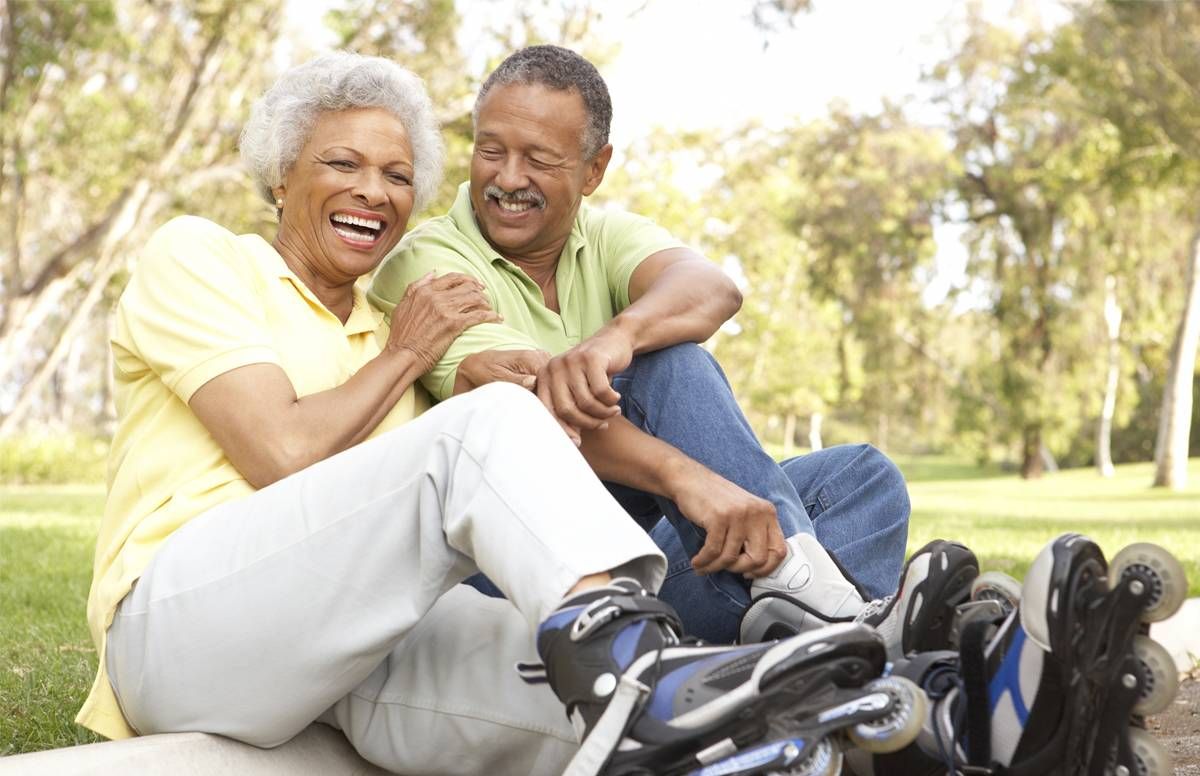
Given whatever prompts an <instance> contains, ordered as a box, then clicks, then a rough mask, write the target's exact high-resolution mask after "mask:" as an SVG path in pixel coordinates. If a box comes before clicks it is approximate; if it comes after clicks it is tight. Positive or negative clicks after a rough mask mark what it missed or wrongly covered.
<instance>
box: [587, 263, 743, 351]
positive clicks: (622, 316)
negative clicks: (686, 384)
mask: <svg viewBox="0 0 1200 776" xmlns="http://www.w3.org/2000/svg"><path fill="white" fill-rule="evenodd" d="M652 260H653V259H651V260H649V261H652ZM640 269H641V268H639V270H640ZM637 282H638V278H637V277H636V273H635V277H634V278H633V280H632V281H631V296H632V297H634V301H633V302H632V303H630V305H629V306H628V307H626V308H625V309H624V310H622V311H621V312H620V313H618V314H617V316H616V317H614V318H613V319H612V320H611V321H609V322H608V323H607V324H605V326H604V327H603V328H601V329H600V331H599V332H597V334H604V333H606V332H607V333H616V334H620V335H621V336H623V337H625V338H626V340H627V341H628V342H630V343H631V344H632V346H633V352H634V353H635V354H637V353H646V352H649V351H653V350H658V349H660V348H664V347H667V346H669V345H677V344H679V343H681V342H703V341H705V340H706V339H708V338H709V337H711V336H712V335H713V334H715V333H716V331H717V329H719V328H720V327H721V324H723V323H725V321H727V320H729V319H730V318H732V317H733V316H734V314H735V313H737V311H738V309H740V307H741V304H742V295H741V292H739V291H738V290H737V286H735V285H734V283H733V281H732V280H730V279H729V278H728V276H726V275H725V273H724V272H722V271H721V270H720V268H718V267H717V266H716V265H714V264H712V263H710V262H708V261H681V262H677V263H673V264H669V265H668V266H665V267H663V268H662V269H661V270H659V271H658V272H657V273H655V274H654V276H653V279H652V280H651V281H649V282H647V283H645V284H644V285H645V288H644V289H637V288H635V287H634V284H636V283H637ZM637 291H640V293H636V296H635V293H634V292H637Z"/></svg>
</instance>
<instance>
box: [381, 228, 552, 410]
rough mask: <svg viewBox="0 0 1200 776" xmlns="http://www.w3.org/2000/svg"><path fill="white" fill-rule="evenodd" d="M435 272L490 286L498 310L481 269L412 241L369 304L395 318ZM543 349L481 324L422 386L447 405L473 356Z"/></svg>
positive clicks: (392, 258)
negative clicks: (407, 295) (410, 292)
mask: <svg viewBox="0 0 1200 776" xmlns="http://www.w3.org/2000/svg"><path fill="white" fill-rule="evenodd" d="M413 236H414V237H416V236H417V235H413ZM430 272H436V273H437V274H438V275H443V274H445V273H447V272H461V273H462V274H464V275H470V276H471V277H474V278H477V279H478V280H479V281H480V282H482V283H483V284H484V286H485V292H486V293H487V294H488V296H489V300H488V301H489V302H491V304H492V307H493V308H495V307H496V306H497V304H496V299H495V296H494V294H493V292H492V290H491V289H490V288H487V285H488V279H487V277H485V276H484V273H482V272H481V271H480V270H479V267H478V266H477V265H476V264H474V263H473V262H472V261H471V260H470V259H468V258H467V257H465V256H463V255H462V253H460V252H459V251H458V250H456V249H455V248H454V247H452V246H451V245H448V244H445V243H443V242H441V241H440V240H438V239H436V238H430V237H425V238H424V239H406V240H405V241H404V242H402V243H401V244H400V246H399V247H398V248H397V249H396V250H395V251H393V252H392V253H391V254H390V255H389V256H388V257H387V259H385V260H384V262H383V265H382V266H381V267H380V268H379V271H378V272H376V273H375V277H374V278H373V279H372V280H371V287H370V288H369V289H368V290H367V298H368V299H369V300H370V302H371V304H373V305H375V306H376V307H378V308H379V309H380V310H383V311H384V312H386V313H387V314H388V315H389V316H390V315H391V312H392V309H393V308H394V307H395V306H396V304H397V303H398V302H399V301H400V300H401V299H402V298H403V297H404V292H405V290H406V289H407V288H408V287H409V285H410V284H412V283H413V282H415V281H417V280H419V279H420V278H422V277H424V276H425V275H427V274H429V273H430ZM540 349H541V348H540V346H539V345H538V344H537V343H536V342H535V341H534V340H533V338H531V337H530V336H529V335H527V334H525V333H523V332H521V331H518V330H516V329H514V328H512V327H511V326H505V325H503V324H496V323H481V324H479V325H478V326H472V327H471V328H469V329H467V330H466V331H464V332H463V333H462V334H460V335H459V336H458V338H457V339H455V340H454V342H452V343H451V344H450V347H449V348H447V349H446V353H445V354H444V355H443V356H442V358H441V359H440V360H439V361H438V362H437V363H436V364H435V365H434V367H433V369H431V370H429V371H428V372H426V373H425V374H424V375H423V376H422V377H421V384H422V385H424V386H425V388H426V389H427V390H428V391H429V392H430V393H431V394H433V397H434V398H435V399H437V400H438V401H442V400H444V399H448V398H449V397H450V396H452V395H453V394H454V380H455V378H456V377H457V376H458V365H459V364H461V363H462V362H463V359H465V358H466V357H467V356H469V355H471V354H473V353H479V352H481V351H484V350H540Z"/></svg>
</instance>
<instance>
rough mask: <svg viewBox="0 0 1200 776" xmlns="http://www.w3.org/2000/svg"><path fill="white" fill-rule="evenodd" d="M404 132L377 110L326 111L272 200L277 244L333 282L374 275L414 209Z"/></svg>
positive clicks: (409, 149) (408, 148)
mask: <svg viewBox="0 0 1200 776" xmlns="http://www.w3.org/2000/svg"><path fill="white" fill-rule="evenodd" d="M412 180H413V157H412V147H411V145H410V144H409V140H408V132H407V131H406V130H405V129H404V125H403V124H402V123H401V122H400V120H399V119H398V118H396V117H395V116H394V115H392V114H391V113H390V112H388V111H386V110H383V109H381V108H355V109H352V110H343V111H329V112H326V113H322V114H321V115H320V116H318V117H317V121H316V123H315V124H314V126H313V130H312V134H311V135H310V136H309V138H308V142H307V143H306V144H305V145H304V148H303V149H301V151H300V155H299V157H297V159H296V163H295V164H294V165H292V169H291V170H289V171H288V173H287V176H286V179H285V181H284V185H283V186H280V187H279V188H278V189H276V190H275V195H276V196H277V197H280V198H282V199H283V200H284V205H283V216H282V218H281V219H280V226H279V238H278V242H279V243H281V244H283V245H286V246H288V248H289V249H290V250H289V251H288V253H291V254H292V255H293V256H292V257H293V258H296V259H299V260H300V261H301V262H302V263H303V264H304V265H305V267H306V268H307V269H308V270H309V271H310V272H313V273H315V274H317V275H319V276H320V277H321V279H322V280H323V281H324V282H325V283H328V284H331V285H341V284H344V283H346V282H353V281H354V280H356V279H357V278H359V277H362V276H363V275H366V274H368V273H369V272H371V271H373V270H374V269H375V268H376V267H377V266H379V263H380V262H381V261H383V258H384V257H385V256H387V254H388V252H389V251H391V249H392V248H394V247H395V246H396V243H397V242H399V240H400V238H401V237H402V236H403V235H404V230H405V227H406V226H407V225H408V217H409V215H410V214H411V213H412V207H413V196H414V191H413V185H412Z"/></svg>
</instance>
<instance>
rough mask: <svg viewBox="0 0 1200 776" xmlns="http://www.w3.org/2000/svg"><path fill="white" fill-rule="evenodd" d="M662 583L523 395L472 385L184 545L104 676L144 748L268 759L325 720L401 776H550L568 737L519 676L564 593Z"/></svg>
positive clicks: (267, 491) (219, 511) (140, 594)
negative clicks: (187, 742)
mask: <svg viewBox="0 0 1200 776" xmlns="http://www.w3.org/2000/svg"><path fill="white" fill-rule="evenodd" d="M665 569H666V563H665V560H664V559H663V557H662V555H661V553H659V551H658V549H657V548H656V547H655V546H654V544H653V543H652V542H651V541H650V539H649V537H648V536H647V535H646V533H645V532H644V531H642V530H641V529H640V528H639V527H638V526H637V525H636V524H635V523H634V522H633V521H632V520H631V519H630V518H629V517H628V515H627V514H626V513H625V511H624V510H623V509H621V507H620V506H619V505H618V504H617V503H616V502H615V501H613V499H612V498H611V497H609V495H608V493H607V492H606V491H605V489H604V488H603V486H601V484H600V482H599V481H598V480H597V479H596V477H595V476H594V475H593V474H592V473H591V470H590V469H589V468H588V466H587V464H586V463H585V462H584V460H583V458H582V456H581V455H580V454H579V452H578V451H577V450H576V449H575V448H574V447H573V446H572V445H571V443H570V442H569V441H568V440H567V438H566V436H565V435H564V434H563V433H562V432H561V430H560V429H559V428H558V427H557V425H556V424H555V423H554V421H553V420H552V419H551V418H550V415H549V414H548V413H547V412H546V411H545V410H544V409H543V408H542V406H541V404H540V403H539V402H538V401H537V399H536V398H534V397H533V396H532V395H531V394H530V393H529V392H527V391H525V390H522V389H520V388H517V387H515V386H512V385H508V384H503V383H501V384H494V385H488V386H485V387H483V388H480V389H478V390H475V391H472V392H471V393H469V394H467V395H465V396H462V397H459V398H456V399H452V400H450V401H448V402H445V403H443V404H441V405H439V406H437V407H435V408H434V409H432V410H431V411H429V412H428V413H426V414H425V415H422V416H421V417H420V418H418V419H416V420H414V421H412V422H411V423H409V424H407V425H405V426H403V427H401V428H399V429H397V430H395V431H392V432H389V433H387V434H384V435H382V436H380V437H379V438H377V439H374V440H372V441H369V442H365V443H363V444H361V445H358V446H356V447H354V448H352V449H350V450H347V451H346V452H343V453H341V454H339V455H336V456H333V457H331V458H329V459H328V460H325V461H322V462H321V463H319V464H316V465H314V466H312V467H310V468H308V469H305V470H304V471H302V472H298V473H297V474H294V475H292V476H290V477H287V478H286V479H284V480H281V481H279V482H277V483H275V484H273V485H271V486H269V487H267V488H264V489H262V490H260V491H258V492H256V493H254V494H253V495H251V496H248V497H246V498H244V499H241V500H239V501H236V502H232V503H228V504H224V505H222V506H220V507H217V508H215V509H212V510H210V511H209V512H206V513H205V514H203V515H200V516H198V517H196V518H195V519H193V520H192V521H190V522H189V523H187V524H186V525H185V526H183V527H182V528H180V529H179V530H178V531H176V532H175V533H174V534H172V535H171V536H170V537H169V538H168V539H167V541H166V542H165V543H164V544H163V545H162V547H161V548H160V549H159V550H158V552H157V554H156V555H155V557H154V560H153V561H152V562H151V564H150V565H149V566H148V567H147V569H146V571H145V572H144V574H143V575H142V577H141V578H140V579H139V581H138V582H137V584H136V585H135V587H134V589H133V590H132V591H131V592H130V593H129V594H128V595H127V596H126V597H125V599H124V600H123V601H122V603H121V606H120V608H119V609H118V612H117V616H116V619H115V620H114V622H113V625H112V626H111V627H110V629H109V631H108V648H107V649H108V662H107V665H108V668H109V671H110V677H111V680H112V683H113V686H114V689H115V690H116V691H117V695H118V697H119V698H120V701H121V706H122V710H123V711H124V713H125V716H126V718H127V719H128V720H129V722H130V723H131V724H132V725H133V726H134V728H136V729H137V730H138V731H139V732H141V733H147V734H148V733H160V732H174V731H204V732H210V733H219V734H221V735H225V736H229V737H231V738H235V739H239V740H242V741H246V742H248V743H251V744H256V745H258V746H275V745H278V744H280V743H283V742H284V741H286V740H288V739H289V738H291V737H292V736H294V735H295V734H296V733H298V732H299V731H300V730H302V729H303V728H304V727H305V726H306V725H308V724H310V723H311V722H313V721H314V720H315V719H317V718H318V717H320V718H321V720H322V721H325V722H329V723H331V724H334V725H335V726H337V727H340V728H341V729H342V731H343V732H344V733H345V735H346V737H347V738H348V739H349V740H350V742H351V743H352V744H353V745H354V746H355V748H356V749H358V751H359V752H360V753H361V754H362V755H363V756H364V757H366V758H367V759H368V760H370V761H372V762H374V763H376V764H378V765H380V766H382V767H384V768H387V769H389V770H393V771H396V772H399V773H404V774H410V775H411V776H417V774H484V773H486V774H497V775H499V774H522V775H524V774H553V773H558V772H560V771H561V770H562V768H563V766H564V765H565V763H566V762H567V761H568V760H569V759H570V757H571V755H572V754H573V752H574V750H575V748H576V737H575V734H574V732H573V731H572V729H571V727H570V725H569V724H568V723H567V720H566V717H565V715H564V713H563V709H562V706H561V704H560V703H559V702H558V700H557V699H556V698H555V697H554V695H553V694H552V693H551V692H550V690H549V689H548V688H546V687H545V686H544V685H543V686H536V687H531V686H528V685H525V684H524V683H523V682H521V681H520V680H519V679H518V678H517V676H516V674H515V672H514V670H513V663H514V662H515V661H517V660H529V659H535V658H536V653H535V651H534V642H533V637H532V634H533V630H532V629H533V627H534V626H536V624H537V623H538V622H540V621H541V620H542V619H543V618H544V617H545V616H546V615H547V614H548V613H549V612H551V611H552V610H553V609H554V608H555V606H557V604H558V603H559V602H560V600H561V598H562V597H563V595H564V594H565V593H566V592H567V591H568V590H569V589H570V588H571V587H572V586H573V585H574V584H575V583H576V582H577V581H578V580H579V579H580V577H582V576H584V575H587V574H592V573H597V572H602V571H606V570H615V571H616V572H617V573H620V574H625V575H628V576H632V577H634V578H636V579H639V580H640V581H641V582H642V583H643V584H645V585H646V586H647V587H649V588H650V589H655V590H656V589H657V588H658V586H659V585H660V584H661V582H662V579H663V575H664V573H665ZM476 570H481V571H483V572H484V573H485V574H487V576H488V577H489V578H491V579H492V580H493V581H494V582H495V583H496V584H497V585H498V586H499V587H500V588H501V589H502V590H503V591H504V592H505V594H506V595H507V596H508V599H509V600H508V601H504V600H498V599H488V598H486V597H485V596H482V595H480V594H478V593H476V592H475V591H474V590H471V589H468V588H465V587H463V586H459V585H458V583H459V582H460V581H462V580H463V579H464V578H466V577H467V576H469V575H471V574H473V573H475V572H476ZM510 602H511V603H510ZM514 605H515V606H514Z"/></svg>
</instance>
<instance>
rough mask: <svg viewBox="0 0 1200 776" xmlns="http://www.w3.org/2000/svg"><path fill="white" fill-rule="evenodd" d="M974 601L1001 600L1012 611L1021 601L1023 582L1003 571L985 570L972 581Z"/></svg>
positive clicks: (1006, 608)
mask: <svg viewBox="0 0 1200 776" xmlns="http://www.w3.org/2000/svg"><path fill="white" fill-rule="evenodd" d="M971 600H972V601H999V602H1000V604H1001V605H1002V606H1004V609H1005V611H1008V612H1011V611H1012V610H1013V609H1016V608H1017V606H1019V605H1020V603H1021V583H1020V582H1018V581H1017V580H1015V579H1013V578H1012V577H1010V576H1009V575H1008V574H1005V573H1004V572H1003V571H985V572H983V573H982V574H980V575H979V576H977V577H975V581H974V582H972V583H971Z"/></svg>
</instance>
